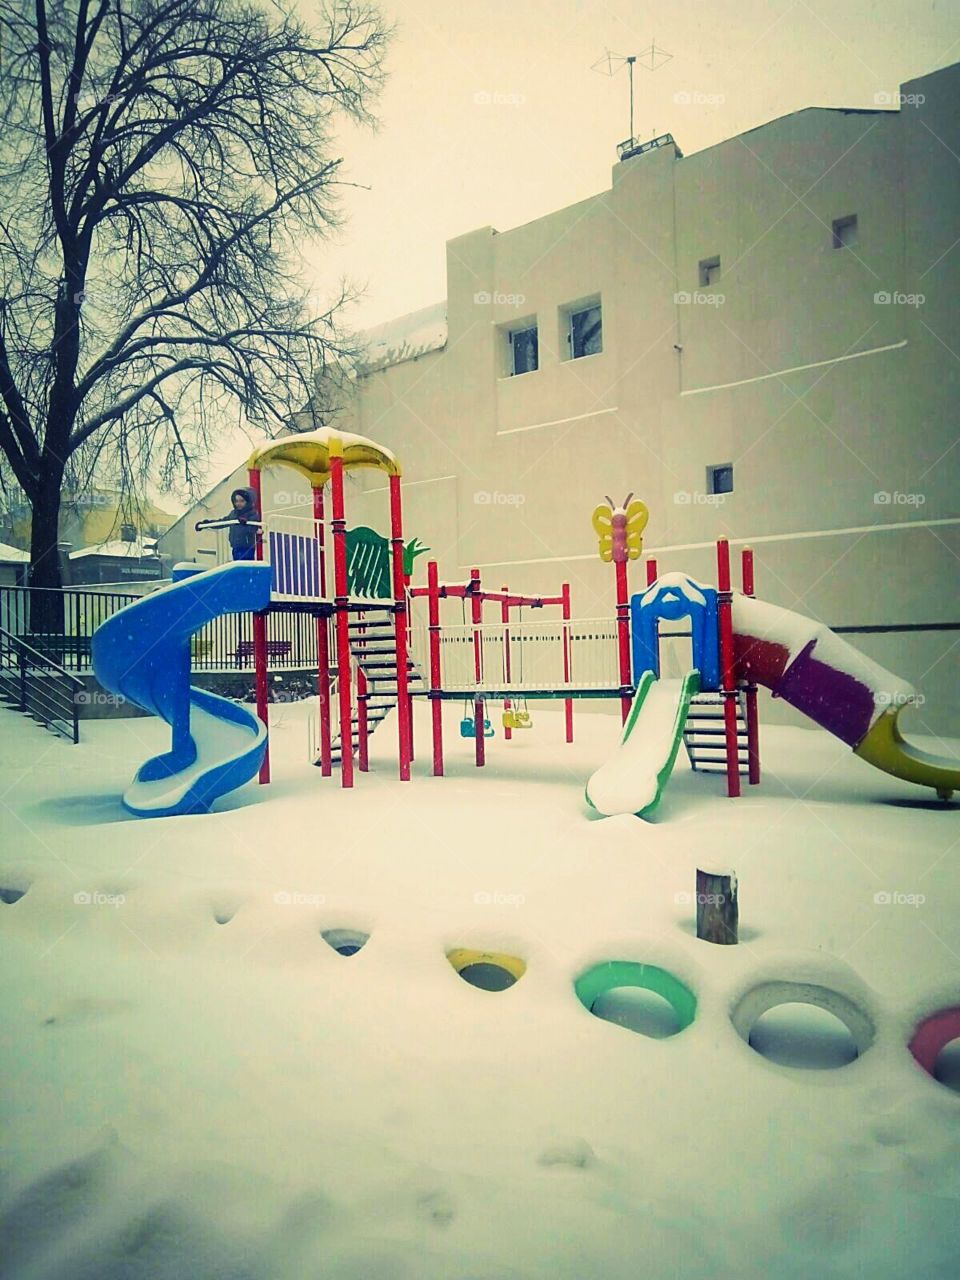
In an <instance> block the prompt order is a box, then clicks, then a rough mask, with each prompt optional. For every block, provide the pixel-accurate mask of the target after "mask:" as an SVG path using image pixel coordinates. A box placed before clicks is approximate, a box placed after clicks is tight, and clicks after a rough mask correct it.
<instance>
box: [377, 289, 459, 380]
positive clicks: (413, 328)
mask: <svg viewBox="0 0 960 1280" xmlns="http://www.w3.org/2000/svg"><path fill="white" fill-rule="evenodd" d="M357 336H358V345H359V346H360V348H361V351H362V353H363V354H362V355H361V357H360V360H359V362H358V363H359V372H361V373H370V372H372V371H373V370H375V369H385V368H386V367H387V366H388V365H392V364H401V363H402V362H403V361H404V360H415V359H416V358H417V356H422V355H426V353H427V352H428V351H439V350H440V349H441V347H445V346H446V345H447V303H446V300H444V301H443V302H435V303H433V304H432V305H431V306H429V307H421V309H420V310H419V311H411V312H410V313H409V315H405V316H398V317H397V318H396V319H394V320H388V321H386V323H385V324H378V325H374V326H373V328H371V329H364V330H362V331H361V332H360V333H359V334H358V335H357Z"/></svg>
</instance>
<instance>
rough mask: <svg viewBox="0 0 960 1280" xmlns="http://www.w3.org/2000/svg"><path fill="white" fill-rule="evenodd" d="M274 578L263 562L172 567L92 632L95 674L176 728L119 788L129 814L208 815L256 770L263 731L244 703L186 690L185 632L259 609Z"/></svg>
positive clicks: (189, 633) (187, 640) (187, 649)
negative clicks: (167, 577) (160, 583)
mask: <svg viewBox="0 0 960 1280" xmlns="http://www.w3.org/2000/svg"><path fill="white" fill-rule="evenodd" d="M272 581H273V571H272V569H271V567H270V565H267V564H257V563H249V562H245V561H238V562H237V563H234V564H227V565H221V566H219V567H218V568H216V569H209V570H207V571H205V572H203V571H199V572H198V571H196V570H195V568H194V567H193V566H182V567H181V566H178V570H175V571H174V581H173V582H172V584H171V585H170V586H168V587H164V588H162V589H161V590H159V591H155V592H153V593H152V594H151V595H148V596H144V597H143V598H142V599H140V600H137V601H135V602H134V603H133V604H131V605H127V607H126V608H125V609H121V610H120V611H119V613H115V614H114V615H113V616H112V617H110V618H108V619H107V621H106V622H104V623H103V625H102V626H100V627H98V628H97V630H96V632H95V633H94V636H93V643H92V655H93V669H94V671H95V672H96V675H97V679H98V680H99V681H100V683H101V684H102V685H103V686H104V688H105V689H109V690H111V691H112V692H114V693H117V694H120V695H121V697H124V698H126V699H127V700H128V701H130V702H133V703H135V704H136V705H137V706H139V707H143V709H144V710H145V711H150V712H152V713H153V714H154V715H157V716H160V717H161V719H163V720H165V721H166V722H167V724H169V725H170V727H171V730H172V744H171V749H170V750H169V751H166V752H164V753H163V754H162V755H159V756H154V757H153V758H152V759H150V760H147V761H146V763H145V764H143V765H141V767H140V769H139V770H138V771H137V775H136V777H135V778H134V780H133V782H132V783H131V785H130V786H129V787H128V788H127V790H126V792H125V793H124V797H123V803H124V805H125V807H126V808H127V809H129V811H130V812H131V813H133V814H136V815H137V816H138V817H165V816H167V815H170V814H176V813H206V812H207V811H208V810H209V808H210V806H211V804H212V803H213V801H214V800H216V799H218V797H220V796H223V795H226V794H227V792H229V791H233V790H235V789H236V788H237V787H240V786H243V784H244V783H245V782H249V780H250V779H251V778H252V777H254V776H255V774H256V773H257V771H258V770H259V768H260V764H261V762H262V760H263V756H264V752H265V751H266V747H267V731H266V728H265V727H264V725H263V724H262V723H261V722H260V720H259V718H258V717H257V716H256V715H254V713H253V712H252V711H250V710H248V708H246V707H243V706H240V705H238V704H237V703H234V702H231V701H230V700H229V699H228V698H221V697H219V696H218V695H217V694H214V693H208V692H207V691H206V690H203V689H196V688H192V687H191V685H190V638H191V636H193V635H194V634H195V633H196V632H197V631H199V630H200V628H201V627H202V626H204V625H205V624H206V623H208V622H211V621H212V620H213V619H214V618H219V617H222V616H223V615H224V614H228V613H246V612H249V611H254V610H260V609H263V608H265V607H266V606H267V605H268V604H269V603H270V588H271V583H272Z"/></svg>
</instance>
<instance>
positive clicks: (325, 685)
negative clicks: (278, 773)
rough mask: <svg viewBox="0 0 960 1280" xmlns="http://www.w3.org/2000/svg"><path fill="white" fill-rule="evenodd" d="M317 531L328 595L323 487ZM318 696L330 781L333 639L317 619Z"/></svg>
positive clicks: (317, 494)
mask: <svg viewBox="0 0 960 1280" xmlns="http://www.w3.org/2000/svg"><path fill="white" fill-rule="evenodd" d="M313 520H314V525H313V530H314V537H315V538H316V540H317V556H318V559H319V562H320V595H321V597H322V596H325V595H326V594H327V581H326V566H325V565H324V563H323V488H322V487H318V488H316V489H314V490H313ZM317 694H318V696H319V700H320V708H319V709H320V773H321V776H322V777H324V778H329V777H330V774H331V773H332V772H333V765H332V763H331V760H330V636H329V632H328V630H327V619H326V618H317Z"/></svg>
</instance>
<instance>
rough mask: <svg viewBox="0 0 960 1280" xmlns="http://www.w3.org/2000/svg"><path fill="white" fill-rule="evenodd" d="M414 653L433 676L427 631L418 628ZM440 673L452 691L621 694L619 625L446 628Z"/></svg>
mask: <svg viewBox="0 0 960 1280" xmlns="http://www.w3.org/2000/svg"><path fill="white" fill-rule="evenodd" d="M413 652H414V656H415V659H416V661H417V663H418V665H419V666H420V668H421V670H422V671H424V672H425V673H426V672H429V670H430V658H429V632H428V630H427V628H426V627H421V626H415V627H414V628H413ZM478 660H479V666H480V677H479V680H478V678H477V663H478ZM440 673H441V687H442V688H443V689H444V690H445V691H449V692H463V693H472V692H474V691H476V690H478V689H480V690H483V689H490V690H508V689H513V690H517V691H521V690H523V689H527V690H557V691H561V692H562V691H563V690H564V689H567V688H571V689H617V688H619V686H620V674H619V660H618V649H617V627H616V622H615V621H613V620H612V619H609V618H586V619H584V618H580V619H574V620H571V621H569V622H564V621H562V620H559V619H558V620H551V621H546V622H527V621H524V622H509V623H504V622H484V623H480V624H473V623H466V624H462V625H456V626H450V627H448V626H444V627H443V628H442V629H441V631H440Z"/></svg>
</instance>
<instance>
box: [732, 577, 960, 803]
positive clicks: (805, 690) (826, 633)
mask: <svg viewBox="0 0 960 1280" xmlns="http://www.w3.org/2000/svg"><path fill="white" fill-rule="evenodd" d="M733 630H734V636H733V647H734V655H735V659H736V665H737V668H738V670H739V671H740V672H742V673H744V674H745V675H747V676H748V677H749V678H750V679H752V680H755V681H756V682H757V683H758V684H762V685H765V686H766V687H767V688H768V689H770V691H771V692H772V693H773V696H774V697H775V698H783V700H784V701H785V702H789V703H790V705H791V706H793V707H796V708H797V710H798V711H802V712H803V714H804V715H806V716H809V717H810V719H811V720H813V721H814V723H815V724H818V725H820V726H821V727H822V728H824V729H827V730H829V732H830V733H832V734H834V735H835V736H836V737H838V738H839V739H840V740H841V741H842V742H845V743H846V744H847V745H848V746H849V747H851V748H852V749H853V751H854V753H855V754H856V755H858V756H859V757H860V758H861V760H866V761H867V762H868V763H869V764H872V765H874V766H875V767H876V768H877V769H882V770H883V771H884V773H889V774H892V775H893V777H895V778H902V779H904V781H906V782H914V783H916V784H917V785H918V786H923V787H932V788H933V789H934V790H935V791H936V793H937V795H938V796H940V797H941V799H944V800H946V799H949V797H950V795H951V794H952V793H953V792H954V791H958V790H960V758H958V757H956V756H935V755H931V754H930V753H928V752H925V751H922V750H921V749H920V748H919V747H916V746H914V745H913V744H912V743H910V742H908V741H907V739H906V738H904V736H903V734H902V733H901V731H900V727H899V717H900V713H901V711H902V710H903V708H904V707H906V706H910V705H911V704H912V703H915V702H916V701H917V691H916V689H914V687H913V685H911V684H908V683H907V681H905V680H901V679H900V677H899V676H895V675H894V674H893V673H892V672H890V671H887V670H885V669H884V668H883V667H881V666H880V665H879V664H878V663H876V662H874V661H873V660H872V659H870V658H868V657H867V656H866V655H865V654H863V653H861V652H860V651H859V650H858V649H855V648H854V647H853V645H851V644H848V643H847V642H846V640H844V639H842V638H841V637H840V636H838V635H837V634H836V632H834V631H831V630H830V628H829V627H827V626H824V625H823V623H820V622H815V621H813V619H811V618H805V617H803V615H802V614H799V613H792V612H791V611H790V610H789V609H781V608H778V607H777V606H776V605H770V604H765V603H763V602H762V601H760V600H753V599H750V598H748V597H747V596H743V595H739V594H738V593H736V592H735V593H734V596H733Z"/></svg>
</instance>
